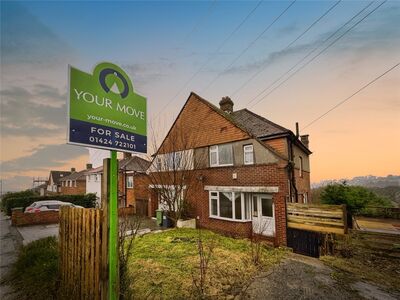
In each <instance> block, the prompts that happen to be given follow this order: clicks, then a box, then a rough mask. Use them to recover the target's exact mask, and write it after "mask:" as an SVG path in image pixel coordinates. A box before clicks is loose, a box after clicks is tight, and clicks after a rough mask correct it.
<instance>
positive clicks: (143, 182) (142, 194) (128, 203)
mask: <svg viewBox="0 0 400 300" xmlns="http://www.w3.org/2000/svg"><path fill="white" fill-rule="evenodd" d="M149 166H150V162H149V161H148V160H146V159H143V158H141V157H139V156H132V155H131V154H130V153H124V158H123V159H121V160H119V161H118V168H119V171H118V200H119V201H118V206H119V207H135V211H136V213H139V214H141V215H147V207H148V199H147V198H148V181H147V175H146V170H147V169H148V168H149Z"/></svg>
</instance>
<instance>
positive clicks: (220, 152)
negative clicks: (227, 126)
mask: <svg viewBox="0 0 400 300" xmlns="http://www.w3.org/2000/svg"><path fill="white" fill-rule="evenodd" d="M232 165H233V150H232V144H224V145H215V146H210V166H211V167H219V166H232Z"/></svg>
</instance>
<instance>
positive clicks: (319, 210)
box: [287, 203, 347, 234]
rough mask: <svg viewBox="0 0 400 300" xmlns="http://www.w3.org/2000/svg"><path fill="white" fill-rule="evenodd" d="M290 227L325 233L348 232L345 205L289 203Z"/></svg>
mask: <svg viewBox="0 0 400 300" xmlns="http://www.w3.org/2000/svg"><path fill="white" fill-rule="evenodd" d="M287 222H288V227H289V228H294V229H300V230H309V231H316V232H324V233H338V234H345V233H347V212H346V206H345V205H318V204H300V203H287Z"/></svg>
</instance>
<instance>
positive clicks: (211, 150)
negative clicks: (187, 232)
mask: <svg viewBox="0 0 400 300" xmlns="http://www.w3.org/2000/svg"><path fill="white" fill-rule="evenodd" d="M220 146H229V147H230V149H231V152H232V162H231V163H229V164H220V162H219V161H220V159H219V148H220ZM208 153H209V163H210V167H228V166H233V165H234V155H233V146H232V144H220V145H212V146H210V147H209V151H208ZM211 153H215V154H216V164H213V163H212V160H211Z"/></svg>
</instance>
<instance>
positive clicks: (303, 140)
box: [300, 134, 310, 148]
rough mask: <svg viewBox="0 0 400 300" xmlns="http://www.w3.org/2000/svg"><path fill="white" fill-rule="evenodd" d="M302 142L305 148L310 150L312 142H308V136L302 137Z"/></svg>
mask: <svg viewBox="0 0 400 300" xmlns="http://www.w3.org/2000/svg"><path fill="white" fill-rule="evenodd" d="M300 140H301V142H302V143H303V145H304V146H306V147H307V148H309V145H310V141H309V140H308V134H304V135H301V136H300Z"/></svg>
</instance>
